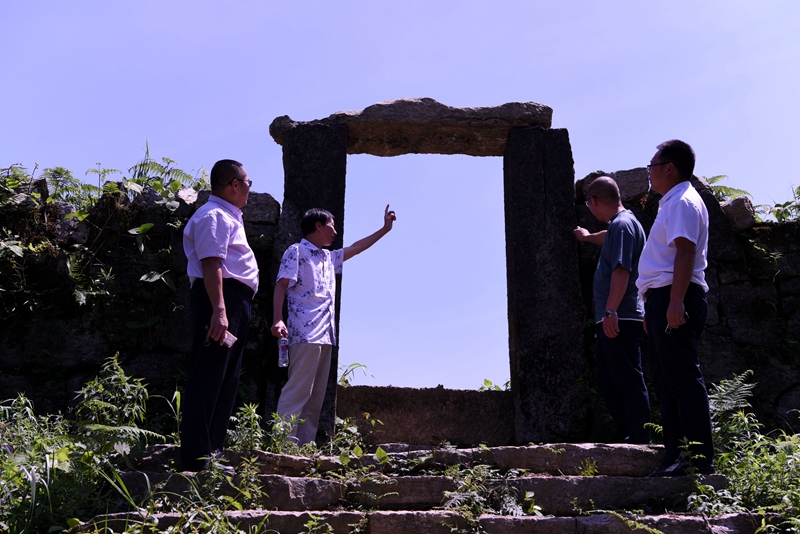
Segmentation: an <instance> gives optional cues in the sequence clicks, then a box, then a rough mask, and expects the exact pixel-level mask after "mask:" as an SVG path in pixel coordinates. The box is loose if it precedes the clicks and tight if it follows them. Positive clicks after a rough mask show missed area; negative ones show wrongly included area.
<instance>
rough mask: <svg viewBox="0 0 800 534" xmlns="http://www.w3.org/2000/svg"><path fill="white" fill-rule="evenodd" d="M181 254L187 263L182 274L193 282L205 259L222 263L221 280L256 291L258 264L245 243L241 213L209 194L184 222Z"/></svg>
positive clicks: (234, 207) (200, 275)
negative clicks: (182, 252)
mask: <svg viewBox="0 0 800 534" xmlns="http://www.w3.org/2000/svg"><path fill="white" fill-rule="evenodd" d="M183 251H184V252H185V253H186V259H187V260H188V263H187V265H186V274H188V275H189V279H190V280H191V281H192V283H194V281H195V280H197V279H198V278H203V264H202V262H201V260H204V259H205V258H219V259H221V260H222V262H221V268H222V277H223V278H233V279H235V280H238V281H239V282H242V283H244V284H247V285H248V286H250V287H251V288H252V289H253V292H257V291H258V263H257V262H256V257H255V255H254V254H253V250H252V249H251V248H250V245H249V244H248V242H247V236H246V235H245V233H244V224H243V222H242V210H240V209H239V208H237V207H236V206H234V205H233V204H231V203H230V202H227V201H225V200H223V199H221V198H220V197H218V196H215V195H211V196H209V197H208V202H206V203H205V204H203V205H202V206H200V207H199V208H198V209H197V211H196V212H195V213H194V215H192V217H191V218H190V219H189V222H187V223H186V228H185V229H184V230H183Z"/></svg>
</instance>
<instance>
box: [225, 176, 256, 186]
mask: <svg viewBox="0 0 800 534" xmlns="http://www.w3.org/2000/svg"><path fill="white" fill-rule="evenodd" d="M233 182H242V183H245V184H247V187H250V186H251V185H253V180H242V179H241V178H234V179H233V180H231V181H230V182H228V185H231V184H233Z"/></svg>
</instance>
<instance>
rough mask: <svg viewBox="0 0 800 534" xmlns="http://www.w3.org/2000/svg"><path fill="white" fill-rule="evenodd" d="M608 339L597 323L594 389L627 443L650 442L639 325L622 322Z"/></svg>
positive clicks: (640, 323) (648, 412)
mask: <svg viewBox="0 0 800 534" xmlns="http://www.w3.org/2000/svg"><path fill="white" fill-rule="evenodd" d="M618 324H619V334H618V335H617V337H614V338H610V337H607V336H606V335H605V333H604V332H603V323H597V361H596V363H597V389H598V390H599V391H600V394H601V395H602V396H603V399H604V400H605V401H606V406H607V407H608V411H609V412H610V413H611V418H612V419H614V424H615V425H616V426H617V429H619V430H620V431H621V432H624V433H625V436H626V442H628V443H650V431H649V430H648V429H647V428H645V426H644V425H645V423H649V422H650V399H649V398H648V396H647V386H646V385H645V383H644V374H642V353H641V350H640V347H641V342H642V328H643V327H642V322H641V321H624V320H621V321H619V322H618Z"/></svg>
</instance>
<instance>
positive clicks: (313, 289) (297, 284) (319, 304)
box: [278, 239, 344, 345]
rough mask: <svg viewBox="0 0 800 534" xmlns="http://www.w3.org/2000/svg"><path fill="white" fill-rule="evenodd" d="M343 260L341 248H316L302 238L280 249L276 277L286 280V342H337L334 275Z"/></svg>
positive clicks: (333, 343)
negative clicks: (280, 256) (281, 252)
mask: <svg viewBox="0 0 800 534" xmlns="http://www.w3.org/2000/svg"><path fill="white" fill-rule="evenodd" d="M343 263H344V249H338V250H326V249H321V248H317V247H316V246H314V245H313V244H311V243H310V242H309V241H307V240H305V239H303V240H302V241H300V243H295V244H294V245H291V246H290V247H289V248H287V249H286V252H284V253H283V258H282V259H281V266H280V268H279V269H278V280H280V279H281V278H286V279H287V280H289V285H288V286H287V288H286V299H287V300H288V301H289V322H288V324H287V326H286V328H287V330H288V331H289V344H291V345H294V344H295V343H316V344H320V345H336V311H335V309H334V308H335V303H336V277H335V275H337V274H341V272H342V264H343Z"/></svg>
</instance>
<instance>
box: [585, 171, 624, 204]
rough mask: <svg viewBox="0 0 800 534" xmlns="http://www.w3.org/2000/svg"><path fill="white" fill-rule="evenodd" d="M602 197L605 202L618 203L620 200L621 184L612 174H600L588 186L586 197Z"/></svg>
mask: <svg viewBox="0 0 800 534" xmlns="http://www.w3.org/2000/svg"><path fill="white" fill-rule="evenodd" d="M589 197H595V198H597V199H601V200H602V201H603V203H604V204H609V203H610V204H617V203H618V202H619V186H618V185H617V182H616V181H614V179H613V178H611V177H610V176H598V177H597V178H595V179H594V180H592V183H590V184H589V186H588V187H587V188H586V198H587V200H588V198H589Z"/></svg>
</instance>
